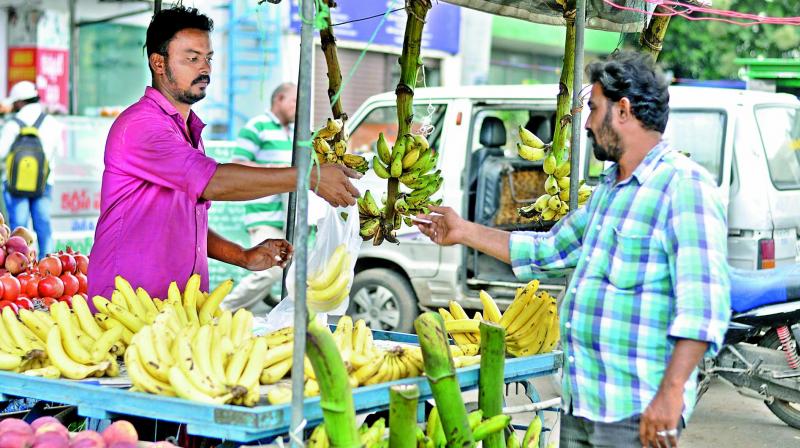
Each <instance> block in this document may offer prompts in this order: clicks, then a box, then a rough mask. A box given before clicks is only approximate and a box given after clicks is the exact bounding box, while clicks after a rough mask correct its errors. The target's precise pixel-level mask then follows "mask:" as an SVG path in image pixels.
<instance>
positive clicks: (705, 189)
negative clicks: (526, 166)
mask: <svg viewBox="0 0 800 448" xmlns="http://www.w3.org/2000/svg"><path fill="white" fill-rule="evenodd" d="M588 73H589V79H590V82H591V84H592V92H591V99H590V101H589V109H590V113H589V118H588V122H587V124H586V131H587V134H588V138H589V140H590V141H591V142H592V146H593V151H594V154H595V156H596V157H597V159H599V160H603V161H612V162H614V164H613V165H612V166H611V167H610V168H609V169H607V170H606V171H605V172H604V174H603V177H602V178H601V180H600V183H599V185H598V187H597V189H596V190H595V192H594V193H593V195H592V198H591V199H590V201H589V203H588V204H587V206H586V207H583V208H580V209H578V210H576V211H574V212H572V213H570V214H569V215H568V216H567V217H566V218H564V219H562V220H561V221H560V222H558V223H557V224H556V225H555V226H554V227H553V228H552V229H551V230H550V231H549V232H542V233H534V232H511V233H509V232H504V231H500V230H497V229H491V228H486V227H483V226H479V225H477V224H474V223H471V222H468V221H465V220H463V219H461V218H460V217H459V216H458V215H457V214H456V213H455V212H454V211H453V210H452V209H450V208H447V207H432V208H431V210H432V211H433V212H434V213H433V214H431V215H426V216H420V218H426V219H429V220H431V221H432V224H418V226H419V227H420V230H421V231H422V232H423V233H425V234H426V235H428V236H429V237H430V238H431V239H432V240H433V241H434V242H436V243H438V244H441V245H450V244H464V245H467V246H469V247H472V248H474V249H476V250H479V251H481V252H484V253H487V254H489V255H492V256H494V257H496V258H498V259H499V260H502V261H505V262H506V263H509V264H511V265H512V267H513V269H514V273H515V274H516V276H517V277H518V278H519V279H520V280H528V279H531V278H534V277H535V275H536V273H537V272H538V271H540V270H544V269H559V268H573V269H574V275H573V277H572V280H571V282H570V284H569V286H568V288H567V291H566V294H565V296H564V299H563V301H562V303H561V307H560V312H559V315H560V321H561V337H562V339H561V346H562V349H563V350H564V357H565V364H564V366H563V373H564V376H563V384H562V398H563V409H562V416H561V441H560V447H561V448H573V447H641V446H645V447H651V446H652V447H667V446H672V447H674V446H677V444H678V436H679V433H680V431H681V429H682V428H683V427H684V425H685V422H686V421H687V420H688V418H689V416H690V415H691V412H692V410H693V407H694V404H695V399H696V386H697V382H696V373H697V372H696V366H697V365H698V363H699V361H700V360H701V359H702V357H703V355H704V354H705V353H709V354H714V353H716V351H717V350H718V349H719V348H720V346H721V345H722V341H723V337H724V334H725V330H726V329H727V325H728V321H729V318H730V283H729V280H728V265H727V262H726V252H727V240H726V238H727V227H726V221H725V207H724V205H723V204H724V203H723V201H722V200H721V198H720V195H719V192H718V190H717V188H716V185H715V183H714V181H713V180H712V178H711V176H710V175H709V174H708V173H707V172H706V171H705V170H704V169H703V168H701V167H700V166H699V165H697V164H696V163H694V162H692V161H691V160H690V159H688V158H687V157H686V156H684V155H682V154H681V153H680V152H678V151H676V150H673V149H672V148H671V147H670V146H669V144H668V143H667V142H665V141H664V140H662V134H663V132H664V129H665V128H666V125H667V119H668V117H669V92H668V89H667V87H668V83H667V81H666V80H665V79H664V77H663V75H662V74H661V73H660V71H659V70H658V69H657V68H656V67H655V66H654V64H653V63H652V60H651V59H650V57H649V56H647V55H642V54H636V53H625V52H622V53H617V54H614V55H612V56H611V57H609V59H608V60H606V61H604V62H595V63H593V64H591V65H590V66H589V67H588Z"/></svg>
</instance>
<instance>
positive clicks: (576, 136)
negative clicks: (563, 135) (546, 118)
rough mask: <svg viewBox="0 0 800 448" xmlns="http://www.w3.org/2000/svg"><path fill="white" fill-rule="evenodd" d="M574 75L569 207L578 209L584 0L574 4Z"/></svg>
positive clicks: (584, 21)
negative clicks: (575, 11)
mask: <svg viewBox="0 0 800 448" xmlns="http://www.w3.org/2000/svg"><path fill="white" fill-rule="evenodd" d="M575 8H576V9H577V14H576V17H575V76H574V77H573V79H572V140H571V143H570V149H571V152H572V154H571V155H570V164H569V172H570V176H571V178H572V179H573V182H570V183H569V209H570V211H574V210H577V209H578V186H579V185H578V182H577V180H578V178H579V174H580V173H579V171H580V154H581V131H582V129H581V112H580V105H581V104H580V103H581V88H582V87H583V35H584V31H585V30H586V0H577V2H576V4H575Z"/></svg>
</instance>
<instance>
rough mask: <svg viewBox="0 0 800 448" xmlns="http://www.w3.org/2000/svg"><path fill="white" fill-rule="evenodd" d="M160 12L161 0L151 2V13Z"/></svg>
mask: <svg viewBox="0 0 800 448" xmlns="http://www.w3.org/2000/svg"><path fill="white" fill-rule="evenodd" d="M159 12H161V0H155V2H154V3H153V13H154V14H158V13H159Z"/></svg>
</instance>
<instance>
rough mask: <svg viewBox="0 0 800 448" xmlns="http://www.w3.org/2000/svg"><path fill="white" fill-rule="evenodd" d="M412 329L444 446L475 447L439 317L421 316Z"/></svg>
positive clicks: (436, 315) (434, 315) (442, 324)
mask: <svg viewBox="0 0 800 448" xmlns="http://www.w3.org/2000/svg"><path fill="white" fill-rule="evenodd" d="M414 328H415V329H416V330H417V336H418V337H419V344H420V347H421V348H422V360H423V364H424V365H425V376H427V377H428V382H429V383H430V385H431V391H432V392H433V398H434V399H435V400H436V407H437V408H438V410H439V418H440V420H441V422H442V427H443V428H444V435H445V437H446V438H447V446H452V447H459V448H471V447H474V446H475V440H474V439H473V437H472V430H471V429H470V427H469V419H468V418H467V409H466V407H465V406H464V400H463V399H462V398H461V388H460V387H459V385H458V378H456V369H455V366H454V364H453V357H452V356H451V354H450V348H449V347H448V345H447V331H445V329H444V320H443V319H442V316H440V315H439V314H438V313H431V312H427V313H424V314H423V315H421V316H420V317H418V318H417V320H415V321H414Z"/></svg>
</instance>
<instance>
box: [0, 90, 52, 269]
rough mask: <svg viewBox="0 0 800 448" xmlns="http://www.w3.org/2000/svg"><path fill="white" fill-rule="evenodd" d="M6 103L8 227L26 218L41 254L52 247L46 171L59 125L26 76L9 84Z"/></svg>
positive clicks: (3, 137) (3, 139)
mask: <svg viewBox="0 0 800 448" xmlns="http://www.w3.org/2000/svg"><path fill="white" fill-rule="evenodd" d="M6 103H8V104H10V105H11V110H12V112H14V115H12V116H11V118H10V119H9V120H7V121H6V123H5V125H4V126H3V128H2V130H0V161H2V162H3V169H4V171H5V179H4V182H3V190H4V191H3V196H4V199H5V203H6V208H7V210H8V226H9V227H10V228H12V229H14V228H16V227H19V226H23V227H28V228H30V226H29V224H28V222H29V221H32V223H33V230H34V232H35V233H36V238H37V241H38V256H39V257H40V258H41V257H43V256H45V255H46V254H48V253H50V252H52V251H53V247H52V227H51V225H50V205H51V202H52V196H53V176H51V175H50V173H51V172H52V171H53V164H54V159H55V157H54V156H55V155H56V154H61V153H62V152H63V144H64V143H63V139H62V133H63V126H62V125H61V123H59V122H58V120H56V119H55V118H53V117H52V116H50V115H48V114H47V113H46V112H45V110H44V108H43V106H42V104H41V103H40V102H39V93H38V92H37V90H36V86H35V85H34V84H33V83H32V82H30V81H20V82H18V83H17V84H15V85H14V86H13V87H12V88H11V91H10V92H9V98H8V99H7V100H6Z"/></svg>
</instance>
